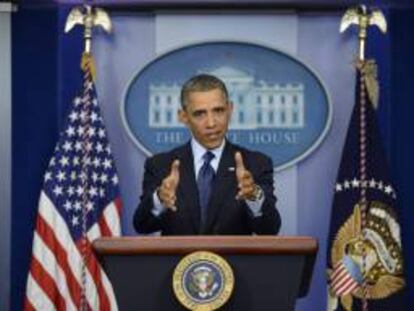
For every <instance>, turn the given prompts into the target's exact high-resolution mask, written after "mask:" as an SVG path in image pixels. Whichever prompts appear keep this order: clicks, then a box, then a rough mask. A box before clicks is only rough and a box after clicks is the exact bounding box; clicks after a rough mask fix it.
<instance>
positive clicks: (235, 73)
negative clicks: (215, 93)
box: [149, 66, 305, 130]
mask: <svg viewBox="0 0 414 311" xmlns="http://www.w3.org/2000/svg"><path fill="white" fill-rule="evenodd" d="M206 73H208V74H212V75H214V76H217V77H219V78H220V79H221V80H223V82H224V83H225V84H226V86H227V89H228V91H229V97H230V100H231V101H232V102H233V105H234V110H233V116H232V120H231V123H230V128H232V129H240V130H243V129H259V128H275V129H276V128H277V129H299V128H303V127H304V126H305V103H304V86H303V84H301V83H287V84H279V83H267V82H266V81H263V80H259V81H255V79H254V77H253V76H252V75H249V74H247V73H245V72H243V71H241V70H238V69H235V68H232V67H227V66H223V67H219V68H218V69H216V70H213V71H210V72H206ZM180 90H181V85H179V84H178V83H174V84H170V85H167V84H157V85H156V84H150V86H149V127H151V128H175V127H182V126H183V124H181V123H180V122H179V121H178V119H177V111H178V109H179V108H180V105H181V104H180Z"/></svg>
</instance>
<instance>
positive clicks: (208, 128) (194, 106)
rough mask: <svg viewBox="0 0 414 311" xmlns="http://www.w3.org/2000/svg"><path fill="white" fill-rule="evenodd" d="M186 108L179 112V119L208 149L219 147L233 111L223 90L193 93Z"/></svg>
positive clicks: (189, 96)
mask: <svg viewBox="0 0 414 311" xmlns="http://www.w3.org/2000/svg"><path fill="white" fill-rule="evenodd" d="M185 107H186V108H185V109H184V110H180V111H179V118H180V121H181V122H183V123H184V124H185V125H186V126H187V127H188V128H189V129H190V131H191V133H192V134H193V136H194V138H195V139H196V140H197V141H198V142H199V143H200V144H201V145H202V146H204V147H205V148H206V149H214V148H217V147H219V146H220V145H221V143H222V141H223V139H224V136H225V135H226V132H227V128H228V125H229V122H230V117H231V112H232V110H233V106H232V105H231V103H227V102H226V99H225V97H224V95H223V94H222V92H221V90H220V89H213V90H210V91H205V92H191V93H190V94H189V95H188V98H187V102H186V106H185Z"/></svg>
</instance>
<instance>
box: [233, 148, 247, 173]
mask: <svg viewBox="0 0 414 311" xmlns="http://www.w3.org/2000/svg"><path fill="white" fill-rule="evenodd" d="M234 160H235V161H236V175H237V177H238V178H241V177H242V175H243V173H244V171H245V167H244V162H243V157H242V155H241V153H240V152H239V151H237V152H236V154H235V155H234Z"/></svg>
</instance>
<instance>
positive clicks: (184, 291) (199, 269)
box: [173, 251, 234, 311]
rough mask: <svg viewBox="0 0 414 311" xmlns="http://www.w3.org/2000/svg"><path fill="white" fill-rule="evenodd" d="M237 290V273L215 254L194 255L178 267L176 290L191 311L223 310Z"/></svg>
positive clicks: (176, 269)
mask: <svg viewBox="0 0 414 311" xmlns="http://www.w3.org/2000/svg"><path fill="white" fill-rule="evenodd" d="M233 287H234V276H233V271H232V269H231V267H230V265H229V264H228V263H227V261H226V260H225V259H224V258H222V257H220V256H218V255H216V254H214V253H211V252H205V251H200V252H194V253H191V254H189V255H187V256H186V257H184V258H183V259H182V260H181V261H180V262H179V263H178V265H177V266H176V268H175V270H174V275H173V289H174V294H175V296H176V297H177V299H178V301H179V302H180V303H181V304H182V305H183V306H184V307H186V308H187V309H189V310H194V311H210V310H211V311H212V310H216V309H218V308H220V307H221V306H223V305H224V304H225V303H226V302H227V301H228V300H229V298H230V296H231V293H232V291H233Z"/></svg>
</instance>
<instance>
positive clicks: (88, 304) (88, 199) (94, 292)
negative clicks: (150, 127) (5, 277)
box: [24, 56, 121, 311]
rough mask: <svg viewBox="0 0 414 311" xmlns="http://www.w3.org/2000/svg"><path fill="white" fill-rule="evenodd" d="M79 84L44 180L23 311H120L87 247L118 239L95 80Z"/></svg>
mask: <svg viewBox="0 0 414 311" xmlns="http://www.w3.org/2000/svg"><path fill="white" fill-rule="evenodd" d="M84 59H86V62H85V63H84V66H83V73H84V80H83V87H82V90H81V92H80V95H79V96H77V97H75V99H74V100H73V104H72V107H71V109H70V113H69V115H68V118H67V120H66V125H65V127H64V130H63V131H62V132H61V134H60V138H59V141H58V143H57V146H56V148H55V151H54V154H53V156H52V158H51V159H50V162H49V165H48V167H47V170H46V173H45V175H44V183H43V188H42V191H41V193H40V199H39V205H38V215H37V219H36V225H35V231H34V238H33V251H32V258H31V265H30V271H29V275H28V280H27V288H26V299H25V307H24V310H42V311H45V310H48V311H50V310H118V308H117V305H116V300H115V296H114V293H113V289H112V286H111V284H110V282H109V280H108V278H107V276H106V275H105V273H104V271H103V270H102V267H101V266H100V264H99V262H98V261H97V259H96V257H95V255H94V254H93V252H92V244H91V243H92V242H93V241H94V240H95V239H96V238H99V237H103V236H119V235H120V233H121V228H120V212H121V201H120V197H119V187H118V177H117V173H116V170H115V165H114V159H113V157H112V152H111V148H110V146H109V143H108V137H107V133H106V130H105V127H104V123H103V119H102V117H101V114H100V111H99V106H98V100H97V97H96V91H95V86H94V83H93V77H92V72H93V70H92V66H93V63H92V58H91V57H90V56H84Z"/></svg>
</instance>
